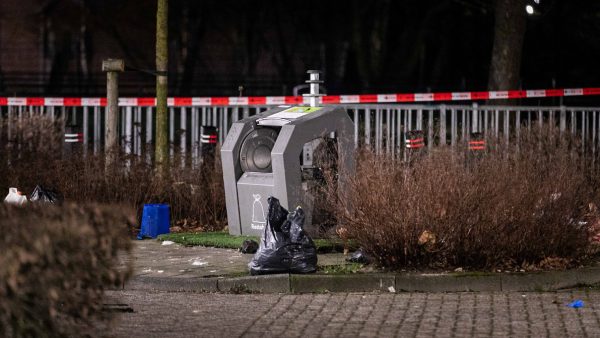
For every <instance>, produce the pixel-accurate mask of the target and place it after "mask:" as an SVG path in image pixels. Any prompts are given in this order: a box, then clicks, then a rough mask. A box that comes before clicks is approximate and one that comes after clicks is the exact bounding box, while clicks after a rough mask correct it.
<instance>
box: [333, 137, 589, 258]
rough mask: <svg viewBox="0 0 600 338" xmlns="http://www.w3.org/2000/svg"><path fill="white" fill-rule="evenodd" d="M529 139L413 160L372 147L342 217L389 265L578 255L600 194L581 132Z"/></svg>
mask: <svg viewBox="0 0 600 338" xmlns="http://www.w3.org/2000/svg"><path fill="white" fill-rule="evenodd" d="M520 138H521V141H520V146H519V147H516V146H514V143H513V145H512V146H509V147H507V146H504V145H503V144H501V143H495V144H490V143H493V142H491V140H488V144H490V145H489V148H488V149H491V150H488V151H486V152H485V153H483V154H479V155H474V154H471V153H469V152H468V151H467V150H466V149H464V147H463V148H458V149H452V148H450V147H446V148H439V149H435V150H433V151H432V152H430V153H428V154H425V155H421V156H412V158H411V159H410V160H409V161H408V162H403V161H400V160H396V159H393V158H391V157H389V156H386V155H376V154H374V153H373V152H372V151H369V150H364V151H362V152H361V153H360V155H359V156H360V159H359V160H358V164H359V165H358V168H357V173H356V176H355V177H353V178H352V179H351V180H350V183H349V184H348V186H347V191H346V192H345V193H340V194H339V195H337V194H336V193H335V192H333V193H331V194H330V198H332V199H336V201H337V217H338V219H339V220H340V223H341V224H342V225H343V226H344V227H345V228H346V229H347V231H348V234H349V236H350V237H351V238H354V239H356V241H357V242H358V243H359V244H360V245H361V246H362V247H363V248H364V249H365V250H366V251H367V252H368V253H369V254H371V255H372V256H373V257H374V258H375V259H376V261H377V262H378V263H379V264H380V265H381V266H383V267H387V268H392V269H399V268H415V267H416V268H423V267H436V268H453V267H469V268H486V269H492V268H508V267H510V268H515V267H519V268H520V267H528V268H531V267H532V266H534V267H535V266H539V263H540V262H544V264H542V265H547V264H546V263H548V261H549V258H552V259H554V260H556V259H559V260H564V261H568V262H575V261H577V260H578V259H581V258H582V257H584V256H585V255H586V253H587V252H588V251H587V249H588V248H589V240H588V235H589V234H588V229H587V227H586V226H584V225H582V223H580V222H579V220H582V219H584V216H585V212H586V206H587V205H588V203H590V202H592V201H593V200H594V198H595V195H596V191H595V189H594V185H592V184H590V182H591V178H590V176H589V171H587V170H586V168H587V167H585V166H584V161H582V159H581V157H580V155H579V154H577V153H576V152H574V151H573V150H572V149H573V147H572V146H571V144H572V142H570V141H568V140H566V139H565V138H564V137H563V138H561V137H559V135H558V133H557V132H556V131H555V130H553V129H544V130H536V131H532V132H530V133H527V132H524V133H523V134H522V135H521V137H520Z"/></svg>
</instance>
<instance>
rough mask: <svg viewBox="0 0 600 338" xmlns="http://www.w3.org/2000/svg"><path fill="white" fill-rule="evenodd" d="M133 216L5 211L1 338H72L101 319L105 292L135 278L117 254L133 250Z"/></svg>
mask: <svg viewBox="0 0 600 338" xmlns="http://www.w3.org/2000/svg"><path fill="white" fill-rule="evenodd" d="M132 216H133V212H132V211H128V210H125V209H123V208H120V207H114V206H98V205H88V206H76V205H70V204H66V205H64V206H61V207H57V206H53V205H47V204H46V205H31V204H30V205H28V206H27V207H23V208H16V207H10V206H7V205H4V204H2V205H0V248H2V254H1V255H0V299H2V301H1V302H0V336H4V337H13V336H14V337H38V336H40V337H46V336H63V335H69V334H75V333H77V332H78V331H79V330H80V329H82V327H86V326H89V325H90V324H91V323H92V321H93V320H95V319H98V318H101V317H102V316H101V311H100V310H101V307H102V299H103V292H104V290H105V289H106V288H108V287H118V286H122V285H123V283H124V282H125V280H126V279H127V278H128V277H129V275H130V274H131V266H125V267H123V266H119V264H120V263H119V255H120V254H122V253H129V252H130V250H131V241H130V240H129V237H128V236H127V223H128V222H131V220H132ZM121 258H123V257H121ZM127 260H128V261H130V259H127Z"/></svg>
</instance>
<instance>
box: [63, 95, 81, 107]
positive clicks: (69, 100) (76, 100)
mask: <svg viewBox="0 0 600 338" xmlns="http://www.w3.org/2000/svg"><path fill="white" fill-rule="evenodd" d="M63 102H64V104H65V106H67V107H80V106H81V98H80V97H65V98H64V100H63Z"/></svg>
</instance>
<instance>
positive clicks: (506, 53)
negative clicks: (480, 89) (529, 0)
mask: <svg viewBox="0 0 600 338" xmlns="http://www.w3.org/2000/svg"><path fill="white" fill-rule="evenodd" d="M495 10H496V12H495V23H494V47H493V49H492V60H491V64H490V75H489V80H488V89H489V90H514V89H518V87H519V76H520V71H521V52H522V49H523V37H524V35H525V26H526V14H525V1H524V0H496V8H495Z"/></svg>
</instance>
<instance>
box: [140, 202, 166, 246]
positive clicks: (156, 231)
mask: <svg viewBox="0 0 600 338" xmlns="http://www.w3.org/2000/svg"><path fill="white" fill-rule="evenodd" d="M170 221H171V215H170V208H169V205H168V204H144V210H143V212H142V227H141V229H140V233H139V234H138V236H137V238H138V239H143V238H147V237H150V238H156V236H158V235H161V234H168V233H169V224H170Z"/></svg>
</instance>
